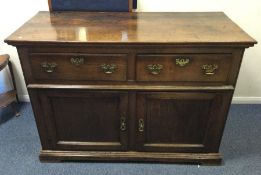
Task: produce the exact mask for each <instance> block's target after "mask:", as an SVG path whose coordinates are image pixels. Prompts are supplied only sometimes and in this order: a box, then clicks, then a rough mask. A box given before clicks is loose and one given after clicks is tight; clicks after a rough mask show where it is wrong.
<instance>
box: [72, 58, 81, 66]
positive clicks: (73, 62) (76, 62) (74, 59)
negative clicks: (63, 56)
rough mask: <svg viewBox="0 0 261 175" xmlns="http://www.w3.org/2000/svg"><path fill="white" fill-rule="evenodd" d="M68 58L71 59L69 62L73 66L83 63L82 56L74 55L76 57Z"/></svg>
mask: <svg viewBox="0 0 261 175" xmlns="http://www.w3.org/2000/svg"><path fill="white" fill-rule="evenodd" d="M70 60H71V63H72V64H73V65H75V66H80V65H82V64H84V58H78V57H76V58H71V59H70Z"/></svg>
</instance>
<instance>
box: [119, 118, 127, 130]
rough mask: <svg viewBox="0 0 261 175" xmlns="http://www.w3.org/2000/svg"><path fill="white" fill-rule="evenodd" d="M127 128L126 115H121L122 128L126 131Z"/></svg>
mask: <svg viewBox="0 0 261 175" xmlns="http://www.w3.org/2000/svg"><path fill="white" fill-rule="evenodd" d="M126 129H127V124H126V117H121V119H120V130H121V131H126Z"/></svg>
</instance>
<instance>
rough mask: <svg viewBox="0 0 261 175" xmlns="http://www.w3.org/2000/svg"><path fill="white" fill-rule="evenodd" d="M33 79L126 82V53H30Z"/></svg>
mask: <svg viewBox="0 0 261 175" xmlns="http://www.w3.org/2000/svg"><path fill="white" fill-rule="evenodd" d="M29 62H30V63H29V64H30V68H31V71H32V76H33V79H34V80H38V81H39V80H65V81H66V80H68V81H74V80H82V81H86V80H87V81H88V80H90V81H92V80H102V81H125V80H126V70H127V54H76V53H50V54H49V53H32V54H30V60H29Z"/></svg>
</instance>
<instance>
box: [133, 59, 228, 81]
mask: <svg viewBox="0 0 261 175" xmlns="http://www.w3.org/2000/svg"><path fill="white" fill-rule="evenodd" d="M136 64H137V65H136V78H137V81H160V82H162V81H179V82H226V81H227V80H228V78H229V71H230V69H231V64H232V54H164V55H160V54H155V55H146V54H144V55H138V56H137V63H136Z"/></svg>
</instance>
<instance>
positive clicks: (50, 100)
mask: <svg viewBox="0 0 261 175" xmlns="http://www.w3.org/2000/svg"><path fill="white" fill-rule="evenodd" d="M38 94H39V97H40V101H41V103H42V108H43V109H42V110H43V115H44V116H43V118H44V120H45V126H46V127H47V128H46V130H47V132H48V137H49V142H50V143H49V145H51V147H52V149H56V150H125V149H126V147H127V133H126V132H127V127H128V126H127V120H128V116H127V114H128V112H127V110H128V109H127V105H128V94H127V93H124V92H103V91H97V92H96V91H95V92H94V91H92V92H88V91H87V92H86V91H76V90H59V91H58V90H38Z"/></svg>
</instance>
